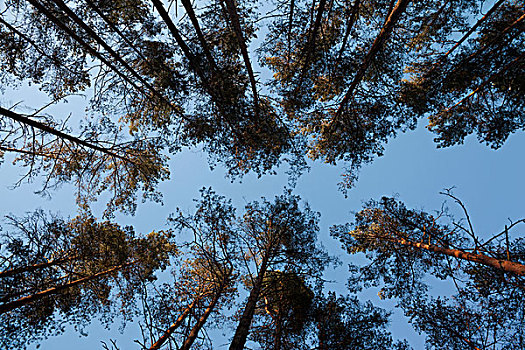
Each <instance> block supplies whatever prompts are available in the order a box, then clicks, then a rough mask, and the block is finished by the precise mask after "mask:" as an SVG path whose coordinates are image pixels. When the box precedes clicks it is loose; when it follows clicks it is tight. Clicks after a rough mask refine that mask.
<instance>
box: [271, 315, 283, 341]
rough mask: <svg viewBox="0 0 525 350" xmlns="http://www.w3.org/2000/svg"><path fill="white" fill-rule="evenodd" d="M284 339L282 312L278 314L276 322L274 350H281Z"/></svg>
mask: <svg viewBox="0 0 525 350" xmlns="http://www.w3.org/2000/svg"><path fill="white" fill-rule="evenodd" d="M282 337H283V315H282V312H281V310H279V312H278V313H277V320H275V332H274V339H273V350H281V343H282Z"/></svg>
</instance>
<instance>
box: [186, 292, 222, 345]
mask: <svg viewBox="0 0 525 350" xmlns="http://www.w3.org/2000/svg"><path fill="white" fill-rule="evenodd" d="M225 287H226V283H225V282H223V283H222V284H221V286H220V287H219V290H217V292H216V293H215V295H214V296H213V299H212V301H211V302H210V303H209V304H208V307H207V308H206V310H204V313H203V314H202V316H201V317H200V318H199V320H198V321H197V323H196V324H195V325H194V326H193V328H192V329H191V331H190V334H189V335H188V337H187V338H186V340H185V341H184V343H183V344H182V347H181V348H180V350H189V349H190V348H191V346H192V345H193V342H194V341H195V339H197V336H198V335H199V332H200V330H201V329H202V327H203V326H204V324H205V323H206V321H207V320H208V317H209V316H210V314H211V313H212V311H213V310H214V309H215V305H217V302H218V301H219V299H220V298H221V296H222V293H223V291H224V288H225Z"/></svg>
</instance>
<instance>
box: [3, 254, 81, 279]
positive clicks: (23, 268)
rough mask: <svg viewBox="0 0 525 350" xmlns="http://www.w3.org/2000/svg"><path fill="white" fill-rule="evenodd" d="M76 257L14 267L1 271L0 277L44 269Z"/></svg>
mask: <svg viewBox="0 0 525 350" xmlns="http://www.w3.org/2000/svg"><path fill="white" fill-rule="evenodd" d="M74 259H75V258H74V257H70V258H64V259H54V260H51V261H48V262H45V263H40V264H34V265H29V266H21V267H15V268H13V269H10V270H6V271H2V272H0V278H6V277H11V276H14V275H17V274H19V273H24V272H31V271H35V270H39V269H43V268H46V267H51V266H56V265H58V264H61V263H64V262H68V261H72V260H74Z"/></svg>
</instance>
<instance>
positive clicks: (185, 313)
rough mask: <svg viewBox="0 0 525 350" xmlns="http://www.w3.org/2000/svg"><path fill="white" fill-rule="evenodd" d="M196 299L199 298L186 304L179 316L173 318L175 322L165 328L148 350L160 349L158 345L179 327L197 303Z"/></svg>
mask: <svg viewBox="0 0 525 350" xmlns="http://www.w3.org/2000/svg"><path fill="white" fill-rule="evenodd" d="M198 300H199V298H195V299H193V301H192V302H191V304H190V305H188V307H186V309H184V311H183V312H182V314H180V316H179V317H178V318H177V319H176V320H175V323H173V324H172V325H171V326H170V327H169V328H168V329H167V330H166V332H164V334H163V335H162V336H161V337H160V338H159V339H158V340H157V341H156V342H155V343H154V344H152V345H151V347H150V348H149V350H157V349H160V347H161V346H162V345H163V344H164V343H165V342H166V340H168V338H169V337H170V336H171V335H172V334H173V332H175V330H176V329H177V328H179V327H180V325H181V324H182V322H183V321H184V320H185V319H186V317H187V316H188V315H189V313H190V311H191V310H192V309H193V307H194V306H195V304H196V303H197V301H198Z"/></svg>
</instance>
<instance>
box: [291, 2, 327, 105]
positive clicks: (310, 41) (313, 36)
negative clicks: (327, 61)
mask: <svg viewBox="0 0 525 350" xmlns="http://www.w3.org/2000/svg"><path fill="white" fill-rule="evenodd" d="M325 6H326V0H320V2H319V8H318V9H317V15H316V16H315V22H314V26H313V28H312V32H311V34H310V35H309V36H308V41H307V42H306V47H305V49H306V52H305V53H306V57H305V59H304V64H303V67H302V69H301V72H300V75H299V82H298V84H297V87H296V88H295V90H294V95H295V94H297V93H299V90H300V89H301V85H302V84H303V80H304V76H305V75H306V71H307V70H308V67H309V66H310V60H311V57H312V51H314V49H315V41H316V39H317V34H318V32H319V28H321V21H322V19H323V12H324V8H325Z"/></svg>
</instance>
